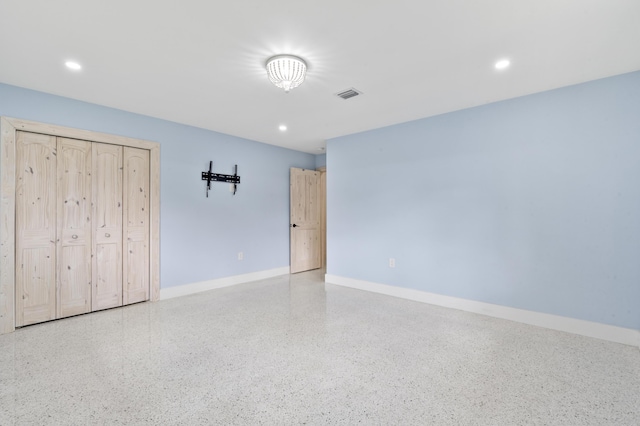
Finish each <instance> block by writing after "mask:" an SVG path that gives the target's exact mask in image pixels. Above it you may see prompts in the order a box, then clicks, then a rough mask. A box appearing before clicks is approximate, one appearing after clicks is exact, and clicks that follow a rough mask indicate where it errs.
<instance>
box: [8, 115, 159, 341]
mask: <svg viewBox="0 0 640 426" xmlns="http://www.w3.org/2000/svg"><path fill="white" fill-rule="evenodd" d="M17 131H24V132H31V133H41V134H45V135H51V136H59V137H64V138H70V139H80V140H84V141H89V142H101V143H107V144H112V145H120V146H128V147H133V148H141V149H147V150H149V157H150V164H149V176H150V188H149V189H150V190H149V196H150V200H149V202H150V212H149V213H150V221H149V231H150V232H149V233H150V242H149V243H150V244H149V259H150V262H149V287H150V288H149V291H150V295H149V299H150V300H151V301H157V300H158V299H159V297H160V144H159V143H157V142H150V141H145V140H141V139H132V138H127V137H124V136H117V135H110V134H107V133H98V132H92V131H89V130H80V129H74V128H71V127H63V126H57V125H53V124H44V123H38V122H35V121H29V120H22V119H17V118H10V117H0V334H4V333H10V332H12V331H14V330H15V316H16V312H15V278H16V271H15V259H16V258H15V248H16V234H15V225H16V216H15V212H16V167H15V166H16V132H17Z"/></svg>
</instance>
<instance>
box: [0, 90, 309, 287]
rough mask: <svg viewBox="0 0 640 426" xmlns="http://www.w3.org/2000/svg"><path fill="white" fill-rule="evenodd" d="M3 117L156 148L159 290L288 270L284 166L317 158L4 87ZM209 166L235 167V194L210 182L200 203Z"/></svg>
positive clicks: (223, 169)
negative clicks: (134, 140) (150, 143)
mask: <svg viewBox="0 0 640 426" xmlns="http://www.w3.org/2000/svg"><path fill="white" fill-rule="evenodd" d="M0 115H5V116H9V117H15V118H23V119H28V120H34V121H40V122H45V123H53V124H57V125H62V126H69V127H75V128H80V129H87V130H93V131H98V132H104V133H112V134H117V135H123V136H128V137H132V138H139V139H146V140H150V141H155V142H160V144H161V166H160V179H161V208H160V221H161V231H160V232H161V246H160V247H161V248H160V254H161V259H160V261H161V277H160V278H161V287H162V288H167V287H172V286H177V285H182V284H188V283H193V282H198V281H204V280H210V279H215V278H221V277H226V276H232V275H238V274H244V273H249V272H255V271H262V270H268V269H273V268H279V267H283V266H288V265H289V168H290V167H301V168H306V169H313V168H314V167H315V156H314V155H312V154H306V153H302V152H297V151H292V150H288V149H283V148H277V147H274V146H270V145H265V144H261V143H258V142H254V141H250V140H246V139H241V138H237V137H233V136H229V135H225V134H221V133H216V132H211V131H208V130H203V129H199V128H195V127H190V126H185V125H181V124H177V123H172V122H169V121H164V120H159V119H155V118H151V117H146V116H142V115H137V114H132V113H128V112H125V111H120V110H116V109H112V108H106V107H102V106H98V105H93V104H88V103H84V102H79V101H75V100H72V99H67V98H62V97H58V96H52V95H48V94H44V93H40V92H35V91H31V90H25V89H22V88H18V87H14V86H8V85H4V84H0ZM209 160H213V166H214V167H213V170H214V171H215V172H217V173H224V174H231V173H233V165H234V164H238V172H239V173H238V174H239V175H240V176H241V184H240V185H239V186H238V193H237V194H236V195H235V196H232V194H231V193H230V192H229V185H228V184H224V183H215V182H214V183H212V188H211V191H210V193H209V198H205V191H204V188H205V183H204V182H203V181H201V180H200V177H201V172H202V171H204V170H207V169H208V166H209ZM239 251H242V252H243V253H244V260H243V261H241V262H240V261H238V260H237V254H238V252H239Z"/></svg>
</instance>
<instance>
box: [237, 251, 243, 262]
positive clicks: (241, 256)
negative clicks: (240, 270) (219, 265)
mask: <svg viewBox="0 0 640 426" xmlns="http://www.w3.org/2000/svg"><path fill="white" fill-rule="evenodd" d="M238 260H244V253H242V252H241V251H239V252H238Z"/></svg>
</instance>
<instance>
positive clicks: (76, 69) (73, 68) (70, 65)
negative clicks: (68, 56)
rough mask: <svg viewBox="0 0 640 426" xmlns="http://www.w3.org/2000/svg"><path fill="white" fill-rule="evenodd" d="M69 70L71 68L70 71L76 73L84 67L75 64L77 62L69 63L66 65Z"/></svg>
mask: <svg viewBox="0 0 640 426" xmlns="http://www.w3.org/2000/svg"><path fill="white" fill-rule="evenodd" d="M64 64H65V65H66V66H67V68H69V69H70V70H74V71H80V70H81V69H82V65H80V64H79V63H77V62H75V61H67V62H65V63H64Z"/></svg>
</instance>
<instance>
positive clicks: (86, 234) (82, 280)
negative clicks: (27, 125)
mask: <svg viewBox="0 0 640 426" xmlns="http://www.w3.org/2000/svg"><path fill="white" fill-rule="evenodd" d="M57 158H58V199H59V201H58V239H57V243H58V244H57V250H58V252H57V258H58V297H57V317H58V318H64V317H68V316H71V315H78V314H84V313H86V312H91V250H92V245H91V240H92V238H91V234H92V229H91V216H92V211H91V142H86V141H81V140H75V139H64V138H58V155H57Z"/></svg>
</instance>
